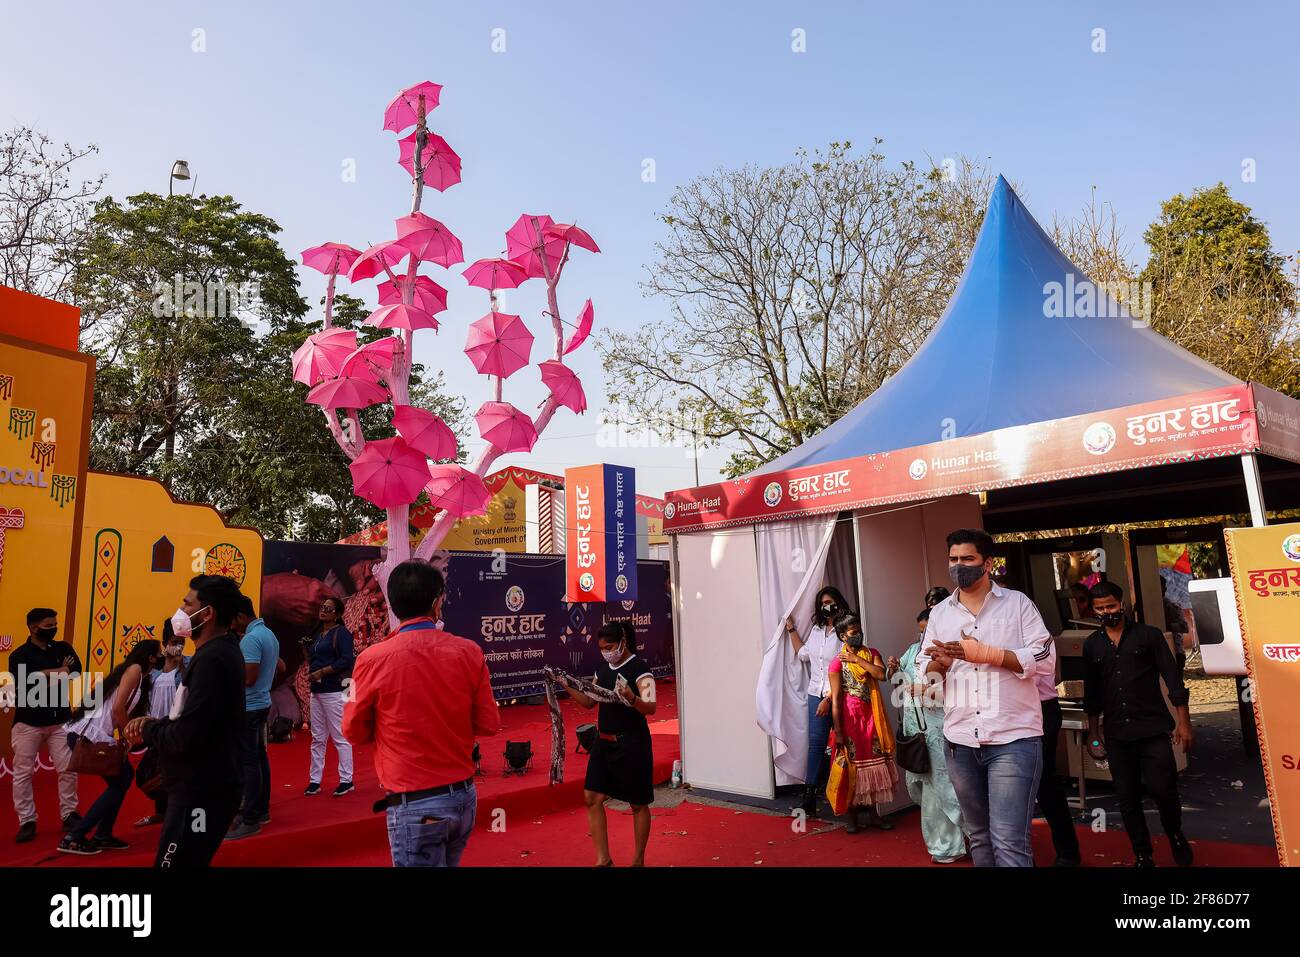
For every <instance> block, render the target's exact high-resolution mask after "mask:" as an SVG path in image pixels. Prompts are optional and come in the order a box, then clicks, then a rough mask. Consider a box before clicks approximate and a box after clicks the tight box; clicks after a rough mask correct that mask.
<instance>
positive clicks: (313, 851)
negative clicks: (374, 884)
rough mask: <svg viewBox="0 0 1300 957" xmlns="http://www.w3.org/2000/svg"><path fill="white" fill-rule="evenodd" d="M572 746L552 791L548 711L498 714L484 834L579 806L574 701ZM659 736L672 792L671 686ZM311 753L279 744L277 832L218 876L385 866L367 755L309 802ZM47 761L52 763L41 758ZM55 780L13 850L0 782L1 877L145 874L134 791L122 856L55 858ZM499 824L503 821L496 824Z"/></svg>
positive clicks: (225, 856)
mask: <svg viewBox="0 0 1300 957" xmlns="http://www.w3.org/2000/svg"><path fill="white" fill-rule="evenodd" d="M561 706H562V708H563V711H564V730H565V739H566V741H567V743H568V753H567V754H566V756H565V762H564V783H563V784H559V785H557V786H555V787H549V786H548V785H547V769H548V767H549V765H550V755H551V725H550V718H549V715H548V713H547V709H546V706H545V704H541V705H513V706H510V707H503V708H502V709H501V723H502V729H501V731H500V732H498V733H497V735H496V736H495V737H492V738H484V739H482V740H481V741H480V747H481V751H482V764H481V767H482V771H483V776H482V777H480V778H479V779H478V795H479V815H478V820H479V828H481V829H485V828H488V827H490V825H491V823H492V820H493V818H492V814H493V811H495V810H496V809H498V808H499V809H501V811H503V812H504V814H505V822H506V827H507V829H508V830H509V829H510V828H511V826H512V825H514V824H515V823H516V822H519V821H524V820H532V819H535V818H537V817H539V816H541V815H543V814H546V813H548V812H551V811H559V810H568V809H571V808H574V807H581V805H582V782H583V777H584V775H585V774H586V770H587V755H585V754H574V753H573V748H574V743H575V740H576V739H575V737H574V729H575V728H577V726H578V725H580V724H585V723H587V722H590V721H594V720H595V711H587V710H585V709H583V708H581V707H579V706H578V705H576V704H574V703H573V702H571V701H565V702H562V705H561ZM650 728H651V732H652V733H653V734H654V753H655V781H656V783H660V784H662V783H665V782H667V781H668V779H669V777H670V776H671V774H672V767H673V762H674V761H675V760H676V759H677V758H678V757H679V754H680V752H679V750H678V740H677V691H676V686H675V685H674V684H673V683H672V682H671V681H661V682H660V683H659V706H658V711H657V713H656V719H655V720H653V721H652V722H651V725H650ZM507 740H509V741H525V740H527V741H531V742H532V745H533V767H532V770H530V771H529V772H528V773H527V774H524V775H510V776H508V777H507V776H504V775H503V774H502V771H503V769H504V768H505V766H506V765H505V759H504V757H503V752H504V751H505V743H506V741H507ZM310 745H311V735H310V732H307V733H298V734H297V735H296V736H295V740H294V741H292V742H290V743H288V744H273V745H271V747H270V756H271V781H272V789H273V790H272V794H271V823H270V824H267V825H264V826H263V828H262V832H261V833H260V834H257V835H255V836H253V837H250V838H245V839H244V840H242V841H231V842H227V843H226V844H224V845H223V846H222V848H221V850H220V851H219V852H218V854H217V857H216V861H215V863H216V864H217V865H220V866H228V867H238V866H250V867H258V866H286V865H287V866H295V865H298V866H329V865H331V864H335V863H343V859H344V858H347V859H348V860H349V861H350V860H351V858H352V856H354V855H361V856H367V855H371V854H372V853H378V854H379V858H378V859H376V860H375V861H374V863H377V864H388V863H389V859H388V857H387V853H388V835H387V831H386V829H385V826H384V815H382V814H375V813H374V812H372V811H371V809H370V806H371V804H372V803H373V802H374V801H375V800H376V799H377V798H379V797H380V796H381V795H382V794H383V791H382V789H381V788H380V787H379V782H378V780H377V779H376V778H375V771H374V763H373V760H372V757H371V752H372V749H371V747H370V746H367V745H363V746H359V747H355V748H353V781H354V783H355V784H356V790H355V791H353V792H352V793H351V794H348V795H345V796H344V797H341V798H333V797H330V795H329V792H330V791H332V790H333V789H334V785H335V784H337V783H338V775H337V770H336V769H337V767H338V765H337V763H336V757H335V751H334V747H333V745H330V748H329V751H328V753H327V755H326V763H325V779H324V782H323V785H324V786H323V789H322V793H321V794H319V795H317V796H315V797H306V796H304V795H303V793H302V789H303V788H304V787H305V786H306V784H307V769H308V764H309V753H310ZM42 759H43V760H46V761H48V757H47V756H44V755H43V757H42ZM56 780H57V779H56V777H55V775H54V774H53V773H52V772H50V771H39V772H37V774H36V777H35V792H36V809H37V813H38V814H39V821H38V823H37V827H38V828H39V831H38V833H37V835H36V840H34V841H32V842H31V843H30V844H15V843H14V842H13V835H14V833H15V832H16V831H17V830H18V820H17V818H16V817H15V816H14V811H13V797H12V791H11V787H12V784H11V779H10V778H8V777H6V778H4V779H3V781H0V807H2V809H0V867H15V866H18V867H21V866H30V865H37V864H42V865H47V866H49V865H54V866H79V867H95V866H108V865H112V866H127V867H134V866H148V865H150V864H152V863H153V858H154V852H155V851H156V849H157V841H158V828H157V827H152V828H136V827H135V826H134V822H135V821H137V820H139V819H140V818H142V817H144V816H145V815H147V814H150V813H152V812H153V802H151V801H150V800H149V799H148V798H146V797H145V796H144V795H143V794H142V793H141V792H140V790H139V789H138V788H136V787H135V786H132V788H131V791H130V793H129V794H128V795H127V799H126V802H125V803H124V804H123V806H122V812H121V814H119V815H118V821H117V826H116V827H115V828H114V833H115V834H116V836H118V837H119V838H121V839H122V840H124V841H129V842H130V843H131V845H132V846H131V848H130V849H129V850H125V851H113V852H108V851H106V852H104V853H102V854H98V855H96V856H94V857H77V856H75V855H71V854H59V853H58V852H57V851H56V850H55V848H56V846H57V845H58V843H59V838H60V837H61V836H62V835H61V833H60V830H59V822H58V796H57V793H56ZM102 788H103V783H102V781H100V780H99V779H98V778H94V779H82V781H81V811H82V813H85V811H86V810H87V809H89V807H90V805H91V802H93V801H94V799H95V798H96V797H97V796H98V795H99V793H100V791H101V789H102ZM497 818H498V819H500V814H498V815H497Z"/></svg>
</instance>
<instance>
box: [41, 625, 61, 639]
mask: <svg viewBox="0 0 1300 957" xmlns="http://www.w3.org/2000/svg"><path fill="white" fill-rule="evenodd" d="M58 633H59V629H57V628H37V629H36V637H37V638H39V639H41V641H49V640H50V639H52V638H53V637H54V636H55V635H57V634H58Z"/></svg>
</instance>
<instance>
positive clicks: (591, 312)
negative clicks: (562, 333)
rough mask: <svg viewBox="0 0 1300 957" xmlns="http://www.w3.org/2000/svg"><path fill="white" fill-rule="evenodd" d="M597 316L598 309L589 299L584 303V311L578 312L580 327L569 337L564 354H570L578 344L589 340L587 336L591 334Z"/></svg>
mask: <svg viewBox="0 0 1300 957" xmlns="http://www.w3.org/2000/svg"><path fill="white" fill-rule="evenodd" d="M595 318H596V309H595V307H594V306H593V305H592V304H591V300H590V299H588V300H587V301H586V302H585V303H583V305H582V311H581V312H579V313H578V327H577V328H576V329H574V330H573V335H572V336H570V337H569V343H568V345H566V346H565V347H564V352H563V353H562V355H566V356H567V355H568V354H569V353H570V352H572V351H573V350H574V349H576V348H578V346H580V345H582V344H583V343H584V342H586V341H587V336H589V335H591V324H592V322H593V321H594V320H595Z"/></svg>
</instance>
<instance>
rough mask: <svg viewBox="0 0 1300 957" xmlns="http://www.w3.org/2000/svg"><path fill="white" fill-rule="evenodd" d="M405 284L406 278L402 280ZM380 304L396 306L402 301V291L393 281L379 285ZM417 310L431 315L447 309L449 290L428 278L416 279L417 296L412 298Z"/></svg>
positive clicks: (418, 277)
mask: <svg viewBox="0 0 1300 957" xmlns="http://www.w3.org/2000/svg"><path fill="white" fill-rule="evenodd" d="M399 281H400V282H401V283H405V282H406V279H405V277H402V278H400V280H399ZM378 288H379V304H380V305H381V306H395V305H397V304H398V303H400V302H401V301H402V290H401V289H400V288H399V287H398V285H397V284H396V283H394V282H393V281H392V280H391V279H390V280H386V281H384V282H381V283H380V284H379V287H378ZM412 298H413V300H414V303H413V304H414V305H415V307H416V308H417V309H423V310H424V311H425V312H427V313H429V314H430V315H432V314H435V313H439V312H442V311H443V310H445V309H446V308H447V290H446V289H443V288H442V287H441V286H439V285H438V284H437V283H436V282H434V281H433V280H432V279H430V278H429V277H428V276H416V277H415V295H414V296H413V297H412Z"/></svg>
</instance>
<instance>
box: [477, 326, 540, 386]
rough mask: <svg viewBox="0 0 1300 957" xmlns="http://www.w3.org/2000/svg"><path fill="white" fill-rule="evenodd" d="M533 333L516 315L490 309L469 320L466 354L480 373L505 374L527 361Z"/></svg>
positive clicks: (503, 375)
mask: <svg viewBox="0 0 1300 957" xmlns="http://www.w3.org/2000/svg"><path fill="white" fill-rule="evenodd" d="M532 351H533V334H532V333H531V332H529V331H528V327H527V326H526V325H524V321H523V320H522V319H520V318H519V317H518V316H511V315H507V314H506V313H504V312H489V313H488V314H487V315H486V316H484V317H483V318H482V319H478V320H475V321H474V322H471V323H470V324H469V336H468V337H467V338H466V340H465V355H467V356H469V361H470V362H472V363H474V368H475V369H477V370H478V371H479V372H481V373H483V375H495V376H500V377H501V378H503V379H504V378H506V377H508V376H510V375H513V374H514V373H516V372H518V371H519V370H520V369H522V368H523V367H524V366H526V365H528V357H529V355H530V354H531V353H532Z"/></svg>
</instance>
